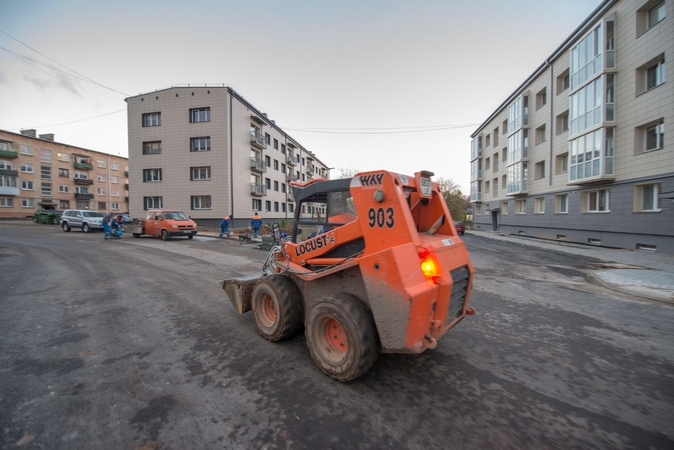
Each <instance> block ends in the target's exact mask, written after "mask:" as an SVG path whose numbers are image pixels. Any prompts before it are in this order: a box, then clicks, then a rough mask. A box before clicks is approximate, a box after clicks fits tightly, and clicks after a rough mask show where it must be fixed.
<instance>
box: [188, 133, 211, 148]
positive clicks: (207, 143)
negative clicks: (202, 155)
mask: <svg viewBox="0 0 674 450" xmlns="http://www.w3.org/2000/svg"><path fill="white" fill-rule="evenodd" d="M210 150H211V138H210V137H196V138H190V151H191V152H208V151H210Z"/></svg>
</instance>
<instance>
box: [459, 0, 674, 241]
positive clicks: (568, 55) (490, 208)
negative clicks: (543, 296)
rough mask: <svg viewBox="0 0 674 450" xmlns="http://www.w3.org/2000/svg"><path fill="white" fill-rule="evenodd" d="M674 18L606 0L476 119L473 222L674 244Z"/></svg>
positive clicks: (657, 7)
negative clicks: (671, 62)
mask: <svg viewBox="0 0 674 450" xmlns="http://www.w3.org/2000/svg"><path fill="white" fill-rule="evenodd" d="M673 19H674V1H671V0H662V1H660V0H606V1H604V2H603V3H602V4H601V5H599V7H598V8H597V9H596V10H595V11H594V12H593V13H592V14H591V15H590V16H589V17H588V18H587V19H586V20H585V21H584V22H583V23H582V24H581V25H580V26H579V27H578V28H577V29H576V30H575V31H574V32H573V33H572V34H571V35H570V36H569V37H568V38H567V39H566V40H565V41H564V42H563V43H562V44H561V45H560V46H559V48H557V50H555V52H554V53H553V54H552V55H550V57H549V58H548V59H546V60H545V61H544V62H543V63H542V64H541V66H540V67H539V68H538V69H537V70H536V71H535V72H534V73H533V74H532V75H531V76H529V78H527V79H526V80H525V81H524V82H523V83H522V84H521V85H520V86H519V87H518V88H517V89H516V90H515V91H514V92H513V93H512V94H511V95H510V96H509V97H508V98H507V99H506V101H505V102H503V103H502V104H501V105H500V106H499V107H498V108H497V109H496V110H495V111H494V112H493V113H492V114H491V115H490V116H489V117H488V118H487V119H486V120H485V122H484V123H482V125H480V127H479V128H478V129H477V130H476V131H475V132H474V133H473V134H472V135H471V137H472V145H471V194H470V198H471V202H472V204H473V220H474V225H475V227H477V228H482V229H487V230H494V231H500V232H503V233H508V234H520V235H526V236H533V237H540V238H546V239H555V240H565V241H573V242H579V243H585V244H594V245H602V246H608V247H617V248H627V249H643V250H650V251H658V252H662V253H674V200H673V199H674V139H672V134H673V133H672V132H671V128H672V124H673V123H674V83H673V82H674V75H672V74H671V73H670V74H667V64H666V59H667V58H670V57H671V56H672V55H674V21H673ZM670 72H671V69H670ZM667 79H669V82H667ZM666 126H667V127H669V129H670V132H669V133H666V132H665V127H666Z"/></svg>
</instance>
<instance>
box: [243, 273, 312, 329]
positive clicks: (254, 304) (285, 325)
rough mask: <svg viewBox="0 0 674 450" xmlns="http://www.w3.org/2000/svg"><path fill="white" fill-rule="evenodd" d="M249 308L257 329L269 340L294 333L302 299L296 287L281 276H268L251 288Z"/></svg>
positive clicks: (301, 313) (300, 315)
mask: <svg viewBox="0 0 674 450" xmlns="http://www.w3.org/2000/svg"><path fill="white" fill-rule="evenodd" d="M251 308H252V310H253V318H254V319H255V326H256V327H257V331H258V332H259V333H260V334H261V335H262V337H264V338H265V339H268V340H270V341H273V342H274V341H281V340H283V339H287V338H289V337H291V336H292V335H294V334H295V333H296V332H297V330H298V329H299V328H300V326H301V325H302V316H303V308H302V299H301V298H300V293H299V291H298V290H297V286H295V284H294V283H293V282H292V281H290V280H289V279H288V277H285V276H283V275H271V276H268V277H266V278H263V279H262V280H260V281H258V282H257V284H256V285H255V287H254V288H253V294H252V296H251Z"/></svg>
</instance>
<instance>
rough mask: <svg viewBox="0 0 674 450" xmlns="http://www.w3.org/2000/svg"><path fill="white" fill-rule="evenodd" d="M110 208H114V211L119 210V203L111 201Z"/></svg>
mask: <svg viewBox="0 0 674 450" xmlns="http://www.w3.org/2000/svg"><path fill="white" fill-rule="evenodd" d="M110 209H112V210H113V211H119V203H117V202H110Z"/></svg>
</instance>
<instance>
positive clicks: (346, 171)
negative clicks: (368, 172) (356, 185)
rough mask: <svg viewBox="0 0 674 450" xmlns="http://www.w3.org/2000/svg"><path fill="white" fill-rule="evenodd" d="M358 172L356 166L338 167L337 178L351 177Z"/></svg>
mask: <svg viewBox="0 0 674 450" xmlns="http://www.w3.org/2000/svg"><path fill="white" fill-rule="evenodd" d="M358 172H360V169H358V168H353V167H340V168H339V176H338V177H337V178H353V177H354V175H356V174H357V173H358Z"/></svg>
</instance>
